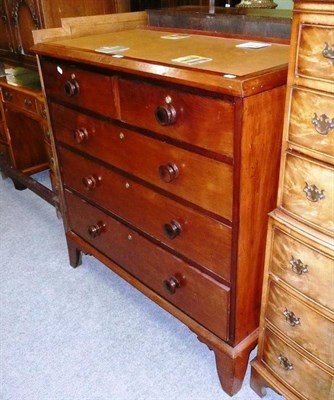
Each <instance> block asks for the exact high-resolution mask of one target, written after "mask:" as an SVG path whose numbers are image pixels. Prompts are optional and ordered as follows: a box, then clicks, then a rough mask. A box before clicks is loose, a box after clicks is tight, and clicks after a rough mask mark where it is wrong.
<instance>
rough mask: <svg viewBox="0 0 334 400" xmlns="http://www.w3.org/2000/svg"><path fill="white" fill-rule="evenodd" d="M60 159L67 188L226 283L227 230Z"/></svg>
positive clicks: (81, 162) (63, 154) (74, 158)
mask: <svg viewBox="0 0 334 400" xmlns="http://www.w3.org/2000/svg"><path fill="white" fill-rule="evenodd" d="M59 159H60V164H61V165H62V175H63V181H64V184H65V186H67V187H69V188H72V189H74V190H75V191H77V192H80V193H81V194H82V195H83V196H85V197H87V198H89V199H90V200H91V201H93V202H95V203H97V204H99V205H100V206H102V207H104V208H105V209H107V210H110V211H111V212H113V213H114V214H116V215H119V216H120V217H121V218H124V219H126V220H127V221H128V222H130V223H131V224H132V225H134V226H136V227H138V228H139V229H141V230H143V231H145V232H146V233H148V234H149V235H151V236H153V237H155V238H156V239H158V240H159V241H161V242H163V243H164V244H165V245H166V246H168V247H170V248H172V249H175V250H176V251H177V252H180V253H182V254H183V255H185V256H186V257H187V258H189V259H192V260H194V261H196V262H197V263H199V264H202V265H203V266H204V267H206V268H208V269H210V270H212V271H213V272H215V273H216V274H218V275H220V276H222V277H223V278H225V279H226V280H227V281H229V280H230V268H231V240H232V238H231V228H229V227H227V226H226V225H224V224H222V223H220V222H218V221H216V220H214V219H212V218H210V217H207V216H205V215H203V214H201V213H198V212H196V211H194V210H192V209H191V208H188V207H185V206H183V205H182V204H179V203H178V202H176V201H173V200H171V199H169V198H168V197H165V196H163V195H161V194H159V193H156V192H155V191H152V190H150V189H148V188H146V187H145V186H142V185H140V184H138V183H136V182H134V181H132V180H130V179H128V178H126V177H123V176H121V175H119V174H117V173H115V172H114V171H112V170H109V169H107V168H104V167H103V166H100V165H98V164H96V163H94V162H92V161H89V160H87V159H85V158H83V157H80V156H78V155H75V154H74V153H72V152H70V151H68V150H66V149H64V148H60V149H59ZM78 171H80V172H78ZM145 210H146V211H145ZM203 238H205V240H203Z"/></svg>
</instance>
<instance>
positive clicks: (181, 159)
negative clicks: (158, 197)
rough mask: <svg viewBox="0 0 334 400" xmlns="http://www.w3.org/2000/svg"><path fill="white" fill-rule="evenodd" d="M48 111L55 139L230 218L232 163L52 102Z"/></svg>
mask: <svg viewBox="0 0 334 400" xmlns="http://www.w3.org/2000/svg"><path fill="white" fill-rule="evenodd" d="M51 113H52V116H53V128H54V135H55V137H56V139H57V140H58V141H61V142H63V143H66V144H68V145H70V146H72V147H74V148H76V149H78V150H80V151H82V152H85V153H87V154H89V155H91V156H94V157H96V158H98V159H100V160H103V161H105V162H107V163H110V164H112V165H114V166H116V167H117V168H120V169H122V170H123V171H126V172H128V173H130V174H133V175H135V176H136V177H138V178H141V179H143V180H145V181H147V182H149V183H151V184H153V185H156V186H158V187H160V188H162V189H164V190H165V191H166V192H169V193H172V194H174V195H176V196H178V197H180V198H183V199H185V200H187V201H189V202H192V203H194V204H197V205H198V206H200V207H202V208H204V209H206V210H209V211H211V212H213V213H215V214H218V215H220V216H222V217H224V218H226V219H228V220H232V201H233V196H232V173H233V167H232V165H229V164H225V163H222V162H219V161H216V160H214V159H210V158H207V157H203V156H201V155H199V154H196V153H192V152H190V151H187V150H184V149H182V148H179V147H176V146H173V145H171V144H168V143H165V142H163V141H160V140H155V139H153V138H150V137H147V136H145V135H143V134H140V133H137V132H134V131H132V130H129V129H124V128H121V127H119V126H117V125H113V124H110V123H107V122H103V121H101V120H99V119H94V118H92V117H88V116H85V115H83V114H80V113H77V112H75V111H73V110H67V109H65V108H63V107H61V106H58V105H55V104H52V105H51ZM83 132H84V133H83ZM82 135H83V136H82ZM81 137H83V140H81ZM206 177H207V179H206Z"/></svg>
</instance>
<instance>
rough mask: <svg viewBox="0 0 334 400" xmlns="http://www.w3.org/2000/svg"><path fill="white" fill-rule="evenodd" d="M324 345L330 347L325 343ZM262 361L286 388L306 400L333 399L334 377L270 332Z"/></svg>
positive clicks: (267, 333) (267, 330) (268, 331)
mask: <svg viewBox="0 0 334 400" xmlns="http://www.w3.org/2000/svg"><path fill="white" fill-rule="evenodd" d="M323 345H324V346H328V345H329V346H330V344H327V343H324V344H323ZM262 357H263V361H264V363H265V364H267V365H268V367H269V368H270V369H271V370H272V371H273V372H274V374H275V375H276V376H277V377H278V378H279V379H280V380H282V382H283V383H284V384H285V385H288V386H290V387H291V388H293V389H294V390H296V391H297V392H299V393H300V394H301V395H302V396H304V397H302V398H303V399H310V400H315V399H318V400H325V399H328V400H329V399H332V398H333V396H334V386H333V376H332V375H331V374H329V373H328V372H327V371H325V370H323V369H322V368H320V367H319V366H317V365H316V364H314V363H313V362H311V361H310V360H309V359H308V358H306V357H304V356H303V355H301V354H300V353H299V352H297V351H296V349H294V348H293V347H291V346H290V345H288V344H287V343H285V342H284V341H283V340H282V339H281V338H279V337H278V336H276V335H275V334H274V333H273V332H271V331H270V330H269V329H266V330H265V334H264V350H263V356H262Z"/></svg>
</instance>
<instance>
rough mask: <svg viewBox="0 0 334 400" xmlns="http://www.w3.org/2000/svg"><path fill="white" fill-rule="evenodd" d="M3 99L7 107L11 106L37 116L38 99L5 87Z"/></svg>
mask: <svg viewBox="0 0 334 400" xmlns="http://www.w3.org/2000/svg"><path fill="white" fill-rule="evenodd" d="M2 99H3V101H4V103H5V105H6V104H8V105H9V104H11V105H14V106H16V107H19V108H20V109H22V110H26V111H28V112H31V113H34V114H37V106H36V99H35V97H34V96H31V95H29V94H28V93H24V92H20V91H17V90H14V89H12V88H7V87H4V88H2Z"/></svg>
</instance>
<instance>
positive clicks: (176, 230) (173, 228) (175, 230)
mask: <svg viewBox="0 0 334 400" xmlns="http://www.w3.org/2000/svg"><path fill="white" fill-rule="evenodd" d="M164 232H165V235H166V236H167V237H168V238H169V239H175V238H176V237H177V236H179V235H180V234H181V232H182V227H181V224H180V223H179V222H178V221H176V220H174V219H173V220H172V221H170V222H169V223H167V224H165V225H164Z"/></svg>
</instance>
